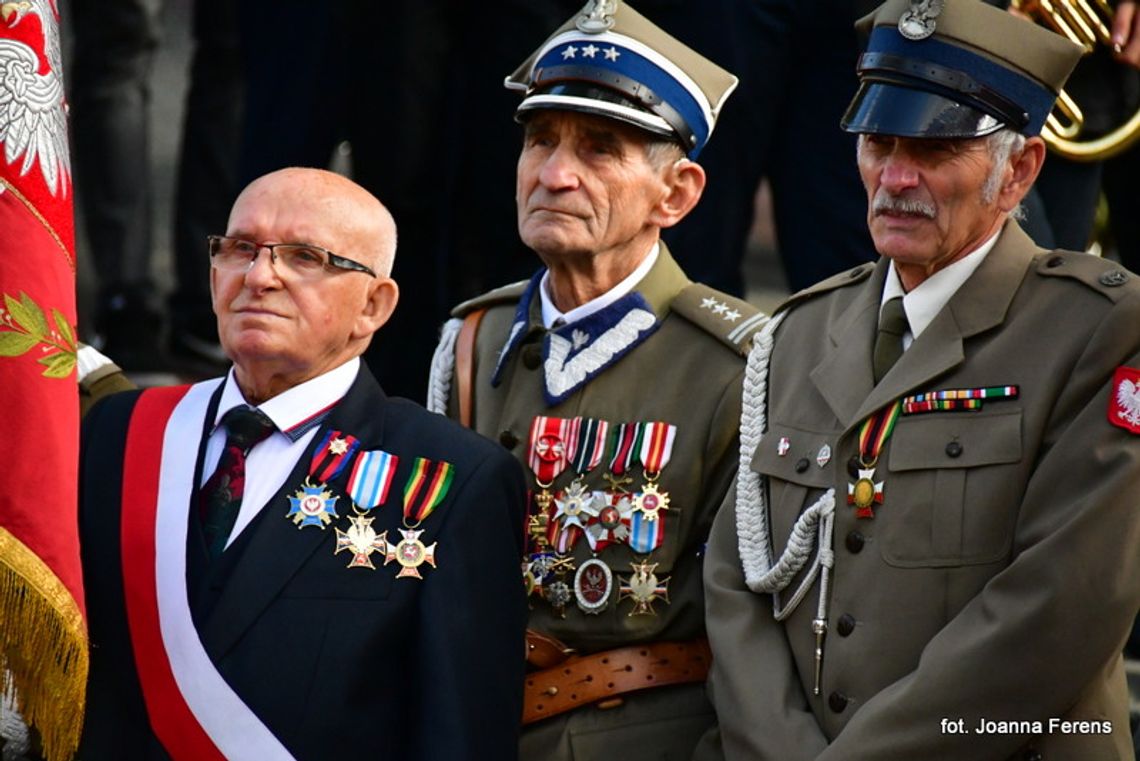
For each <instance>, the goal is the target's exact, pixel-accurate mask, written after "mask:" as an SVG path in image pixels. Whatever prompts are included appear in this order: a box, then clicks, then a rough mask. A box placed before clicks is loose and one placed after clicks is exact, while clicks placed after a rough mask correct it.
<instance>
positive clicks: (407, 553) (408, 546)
mask: <svg viewBox="0 0 1140 761" xmlns="http://www.w3.org/2000/svg"><path fill="white" fill-rule="evenodd" d="M399 531H400V535H401V536H403V537H404V538H403V539H401V540H400V541H399V542H397V543H396V544H392V543H391V542H389V541H388V540H387V538H385V539H384V545H385V549H384V555H385V557H384V565H388V564H389V563H391V562H392V561H393V560H395V561H396V562H397V563H399V564H400V572H399V573H398V574H396V578H397V579H402V578H404V577H405V576H410V577H412V578H413V579H420V580H423V576H421V575H420V566H421V565H423V564H424V563H427V564H428V565H430V566H431V567H432V568H435V546H436V544H437V542H432V543H431V546H425V545H424V543H423V542H421V541H420V534H422V533H423V531H422V530H420V531H417V530H415V529H405V528H402V529H400V530H399Z"/></svg>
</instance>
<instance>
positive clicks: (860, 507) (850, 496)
mask: <svg viewBox="0 0 1140 761" xmlns="http://www.w3.org/2000/svg"><path fill="white" fill-rule="evenodd" d="M882 503H883V482H882V481H878V482H876V481H875V469H874V467H871V468H859V478H857V479H856V480H855V483H853V484H847V504H849V505H854V506H855V517H856V518H874V517H875V511H874V510H873V509H872V506H873V505H876V504H879V505H881V504H882Z"/></svg>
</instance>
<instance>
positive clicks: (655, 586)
mask: <svg viewBox="0 0 1140 761" xmlns="http://www.w3.org/2000/svg"><path fill="white" fill-rule="evenodd" d="M629 565H630V567H631V568H633V575H631V576H630V577H629V578H623V579H622V580H621V596H620V597H619V599H621V600H624V599H626V598H627V597H628V598H631V599H632V600H633V603H634V606H633V610H632V611H630V613H629V615H630V617H632V616H656V615H657V611H656V610H654V609H653V603H654V602H655V601H657V600H662V601H664V602H665V604H666V605H668V604H669V577H666V578H664V579H658V578H657V575H656V574H655V573H654V571H655V570H656V568H657V564H656V563H649V562H648V561H646V562H642V563H630V564H629Z"/></svg>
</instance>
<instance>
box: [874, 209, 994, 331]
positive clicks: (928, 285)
mask: <svg viewBox="0 0 1140 761" xmlns="http://www.w3.org/2000/svg"><path fill="white" fill-rule="evenodd" d="M1000 234H1001V230H998V232H996V233H994V234H993V235H992V236H990V238H989V239H988V240H986V242H985V243H983V244H982V245H980V246H978V248H976V249H975V250H973V251H971V252H970V253H968V254H966V255H965V256H963V257H962V258H961V259H959V260H958V261H956V262H954V263H953V264H950V265H948V266H946V267H944V268H943V269H940V270H938V271H937V272H935V273H934V274H933V275H931V276H930V277H928V278H927V279H926V280H923V281H922V282H921V283H919V284H918V285H917V286H916V287H915V288H914V290H912V291H910V292H909V293H907V292H906V291H904V290H903V286H902V281H901V280H900V279H899V273H898V272H897V271H896V270H895V263H894V262H893V261H892V262H891V264H890V269H889V270H888V271H887V279H886V281H885V282H884V283H883V298H882V300H881V301H880V302H879V308H880V309H882V306H883V304H885V303H887V300H888V299H892V298H894V297H895V296H902V297H903V309H904V310H905V311H906V319H907V322H908V323H909V324H910V332H909V333H908V334H907V335H906V336H903V347H904V348H908V347H909V346H910V344H911V343H912V342H913V341H914V339H916V338H918V337H919V336H920V335H922V331H924V330H926V329H927V328H928V327H929V326H930V323H931V322H933V321H934V318H935V317H936V316H938V313H939V312H941V311H942V307H944V306H946V303H947V302H948V301H950V297H951V296H953V295H954V294H955V293H957V291H958V289H959V288H961V287H962V284H963V283H965V282H966V280H968V279H969V277H970V275H972V274H974V270H976V269H977V268H978V265H980V264H981V263H982V260H983V259H985V258H986V254H988V253H989V252H990V250H991V249H992V248H993V247H994V244H995V243H997V239H998V235H1000Z"/></svg>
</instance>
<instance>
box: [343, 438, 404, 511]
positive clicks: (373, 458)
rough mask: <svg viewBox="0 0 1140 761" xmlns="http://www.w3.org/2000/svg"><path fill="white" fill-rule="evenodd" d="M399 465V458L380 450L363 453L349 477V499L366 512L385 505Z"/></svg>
mask: <svg viewBox="0 0 1140 761" xmlns="http://www.w3.org/2000/svg"><path fill="white" fill-rule="evenodd" d="M399 464H400V458H399V457H397V456H396V455H394V454H389V453H388V452H385V451H383V450H380V449H376V450H373V451H370V452H361V453H360V456H359V457H357V458H356V463H355V464H354V465H353V466H352V473H351V474H350V475H349V477H348V496H349V499H351V500H352V501H353V503H354V504H355V505H356V506H357V507H359V508H362V509H364V510H371V509H372V508H374V507H376V506H377V505H382V504H384V502H386V501H387V499H388V489H389V487H391V485H392V478H393V477H394V476H395V475H396V466H397V465H399Z"/></svg>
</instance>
